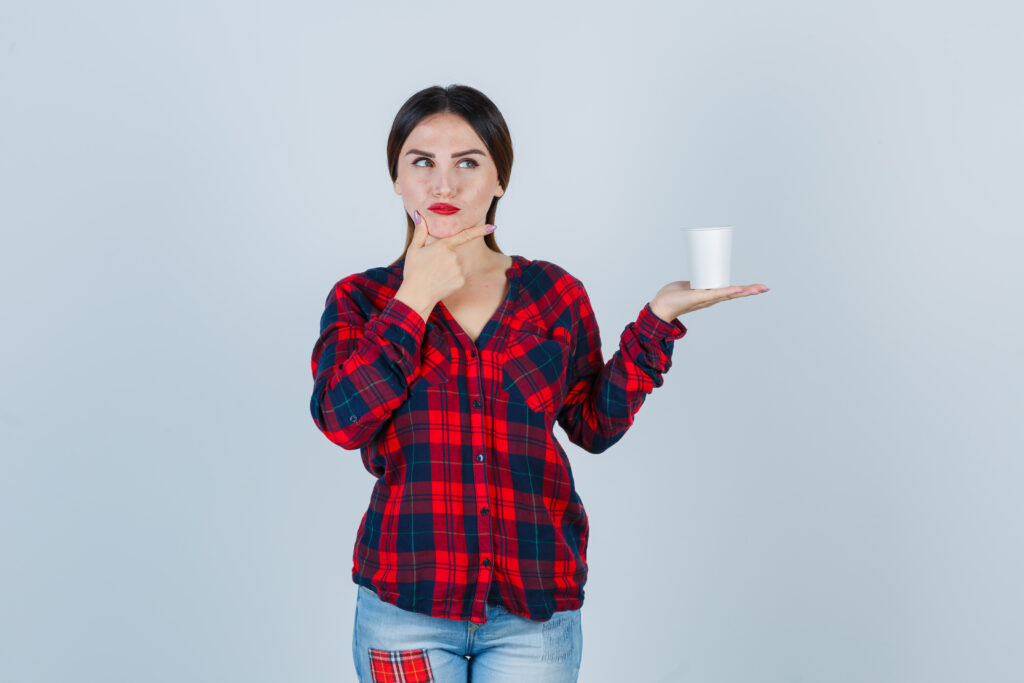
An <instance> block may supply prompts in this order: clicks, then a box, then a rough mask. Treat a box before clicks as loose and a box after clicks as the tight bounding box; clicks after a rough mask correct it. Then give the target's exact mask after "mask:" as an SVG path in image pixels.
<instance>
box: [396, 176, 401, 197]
mask: <svg viewBox="0 0 1024 683" xmlns="http://www.w3.org/2000/svg"><path fill="white" fill-rule="evenodd" d="M395 194H398V195H400V194H402V183H400V182H399V181H398V180H397V179H395Z"/></svg>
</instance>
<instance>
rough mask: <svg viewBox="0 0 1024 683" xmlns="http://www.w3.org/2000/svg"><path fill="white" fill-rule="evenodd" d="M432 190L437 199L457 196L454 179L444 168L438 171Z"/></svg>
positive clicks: (435, 174)
mask: <svg viewBox="0 0 1024 683" xmlns="http://www.w3.org/2000/svg"><path fill="white" fill-rule="evenodd" d="M431 190H432V192H433V194H434V196H435V197H453V196H455V184H454V178H452V177H451V175H450V172H449V171H448V170H446V169H444V168H439V169H437V171H436V172H435V173H434V177H433V187H432V188H431Z"/></svg>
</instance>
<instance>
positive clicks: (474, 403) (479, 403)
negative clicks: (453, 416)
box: [473, 399, 484, 408]
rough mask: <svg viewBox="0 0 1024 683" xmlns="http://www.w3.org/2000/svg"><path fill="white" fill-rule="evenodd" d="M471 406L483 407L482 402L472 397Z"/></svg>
mask: <svg viewBox="0 0 1024 683" xmlns="http://www.w3.org/2000/svg"><path fill="white" fill-rule="evenodd" d="M473 407H474V408H483V407H484V404H483V403H481V402H480V399H474V400H473Z"/></svg>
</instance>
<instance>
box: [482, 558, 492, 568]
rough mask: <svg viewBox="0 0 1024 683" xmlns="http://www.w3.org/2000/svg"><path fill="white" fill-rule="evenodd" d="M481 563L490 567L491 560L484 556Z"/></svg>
mask: <svg viewBox="0 0 1024 683" xmlns="http://www.w3.org/2000/svg"><path fill="white" fill-rule="evenodd" d="M483 565H484V566H485V567H490V566H491V561H490V560H488V559H487V558H484V561H483Z"/></svg>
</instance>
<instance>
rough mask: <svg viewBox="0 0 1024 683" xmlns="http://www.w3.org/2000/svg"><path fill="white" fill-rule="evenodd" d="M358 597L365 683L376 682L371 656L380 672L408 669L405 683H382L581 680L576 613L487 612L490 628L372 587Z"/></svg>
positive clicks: (492, 608) (358, 648)
mask: <svg viewBox="0 0 1024 683" xmlns="http://www.w3.org/2000/svg"><path fill="white" fill-rule="evenodd" d="M357 590H358V597H357V598H356V618H355V628H354V630H353V635H352V656H353V658H354V659H355V663H356V673H358V675H359V681H360V683H374V682H375V681H376V680H378V679H375V678H374V675H373V674H371V667H372V666H374V665H373V664H371V655H372V658H373V659H375V660H376V665H375V668H376V670H377V671H382V670H386V671H388V673H392V672H394V671H395V669H393V668H392V667H403V666H405V667H407V669H406V670H405V672H404V673H405V676H406V678H401V677H396V678H382V679H380V680H410V681H434V682H435V683H466V682H467V681H469V680H472V682H473V683H527V682H529V683H575V681H576V679H577V675H578V674H579V670H580V660H581V659H582V656H583V632H582V630H581V626H580V610H578V609H575V610H567V611H562V612H555V614H554V616H552V617H551V619H550V620H548V621H533V620H531V619H527V618H525V617H521V616H519V615H518V614H512V613H511V612H509V611H508V610H506V609H505V608H503V607H500V606H497V605H487V623H486V624H474V623H472V622H470V621H463V620H458V619H445V618H442V617H431V616H428V615H426V614H419V613H418V612H410V611H408V610H404V609H401V608H400V607H396V606H395V605H392V604H391V603H388V602H384V601H383V600H381V599H380V598H378V597H377V594H376V593H374V592H373V591H372V590H370V589H369V588H366V587H364V586H359V587H358V589H357ZM371 650H372V651H373V652H371ZM402 651H405V652H404V654H403V655H401V656H400V655H399V654H398V653H399V652H402ZM408 651H412V652H408ZM389 659H390V662H389ZM425 669H429V672H430V674H429V675H428V674H426V673H424V670H425ZM396 673H397V672H396ZM430 676H432V677H430Z"/></svg>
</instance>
